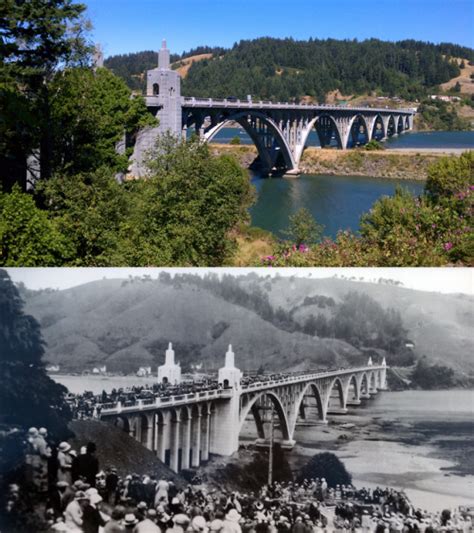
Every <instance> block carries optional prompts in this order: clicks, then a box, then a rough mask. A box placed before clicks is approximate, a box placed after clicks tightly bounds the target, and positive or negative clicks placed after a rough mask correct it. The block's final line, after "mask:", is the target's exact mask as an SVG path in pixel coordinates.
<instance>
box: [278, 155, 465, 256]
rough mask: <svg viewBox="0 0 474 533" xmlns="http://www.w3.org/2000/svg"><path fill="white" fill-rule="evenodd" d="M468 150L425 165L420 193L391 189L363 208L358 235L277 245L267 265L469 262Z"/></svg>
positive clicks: (344, 233) (346, 234) (344, 235)
mask: <svg viewBox="0 0 474 533" xmlns="http://www.w3.org/2000/svg"><path fill="white" fill-rule="evenodd" d="M473 163H474V152H467V153H464V154H462V156H461V157H450V158H442V159H441V160H440V161H439V162H437V163H435V164H434V165H433V166H432V167H431V169H430V171H429V179H428V181H427V184H426V187H425V193H424V194H423V195H422V196H420V197H413V196H412V195H411V194H410V193H409V192H408V191H406V190H403V189H397V191H396V192H395V195H394V196H393V197H383V198H381V199H380V200H378V201H377V202H375V204H374V205H373V207H372V209H371V210H370V211H369V212H368V213H366V214H364V215H363V216H362V218H361V222H360V235H356V234H354V233H351V232H348V231H342V232H339V233H338V235H337V237H336V238H335V239H329V238H325V239H323V240H322V241H320V242H319V243H317V244H315V245H313V246H311V247H310V248H309V247H308V246H305V248H304V251H303V250H300V249H299V248H295V247H293V248H291V247H289V246H288V245H286V247H282V246H280V247H279V248H278V249H277V250H275V253H274V255H273V256H272V261H271V264H272V265H273V266H441V265H446V264H460V265H473V264H474V237H473V231H472V229H473V207H474V175H473V167H474V165H473Z"/></svg>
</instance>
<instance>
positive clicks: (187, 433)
mask: <svg viewBox="0 0 474 533" xmlns="http://www.w3.org/2000/svg"><path fill="white" fill-rule="evenodd" d="M183 423H184V426H185V427H184V439H183V442H182V452H181V468H183V469H188V468H189V467H190V464H189V453H190V450H191V416H188V418H187V419H186V420H184V421H183Z"/></svg>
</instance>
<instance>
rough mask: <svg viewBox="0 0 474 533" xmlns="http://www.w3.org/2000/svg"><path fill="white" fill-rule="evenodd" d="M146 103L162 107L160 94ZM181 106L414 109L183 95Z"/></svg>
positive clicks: (397, 111) (405, 112)
mask: <svg viewBox="0 0 474 533" xmlns="http://www.w3.org/2000/svg"><path fill="white" fill-rule="evenodd" d="M145 98H146V103H147V105H148V106H149V107H160V106H161V100H160V98H159V97H158V96H146V97H145ZM181 107H183V108H196V107H204V108H209V109H221V108H229V109H241V110H245V109H249V110H250V109H252V110H262V109H271V110H279V109H281V110H286V111H288V110H289V111H291V110H294V111H317V112H330V111H350V112H352V113H354V112H356V113H384V114H386V113H390V114H398V115H413V114H414V113H415V110H414V109H409V108H400V109H392V108H387V107H380V108H379V107H363V106H356V107H352V106H348V105H330V104H317V105H314V104H294V103H291V102H271V101H269V100H238V99H237V100H233V99H232V100H229V99H226V98H197V97H194V96H182V97H181Z"/></svg>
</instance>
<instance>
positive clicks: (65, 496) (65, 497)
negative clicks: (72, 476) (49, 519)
mask: <svg viewBox="0 0 474 533" xmlns="http://www.w3.org/2000/svg"><path fill="white" fill-rule="evenodd" d="M74 494H75V493H74V491H73V490H72V489H71V488H70V487H69V484H68V483H67V481H58V482H57V483H56V489H55V490H54V491H53V492H52V493H51V496H50V498H49V502H48V507H49V508H50V509H52V510H53V512H54V516H55V517H56V518H57V517H59V516H62V514H63V513H64V511H65V510H66V507H67V506H68V505H69V504H70V503H71V502H72V500H74Z"/></svg>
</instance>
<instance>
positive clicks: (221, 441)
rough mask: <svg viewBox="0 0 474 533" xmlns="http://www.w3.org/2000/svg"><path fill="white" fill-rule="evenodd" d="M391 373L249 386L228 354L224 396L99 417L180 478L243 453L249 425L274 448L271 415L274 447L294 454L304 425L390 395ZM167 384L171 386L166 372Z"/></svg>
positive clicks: (116, 410) (132, 407)
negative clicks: (212, 460)
mask: <svg viewBox="0 0 474 533" xmlns="http://www.w3.org/2000/svg"><path fill="white" fill-rule="evenodd" d="M169 351H170V350H168V351H167V354H168V353H169ZM173 354H174V352H173ZM369 363H370V361H369ZM164 366H165V365H164ZM160 368H163V367H160ZM386 372H387V366H386V364H385V361H383V363H382V364H380V365H373V364H368V365H367V366H364V367H356V368H346V369H340V370H333V371H324V372H307V373H297V374H286V375H284V376H283V377H279V378H276V379H266V378H261V380H254V381H253V382H252V383H247V382H246V380H245V379H243V378H242V373H241V371H240V370H239V369H237V368H235V366H234V354H233V352H232V349H231V347H229V351H228V352H227V354H226V364H225V366H224V367H223V368H221V369H220V370H219V385H220V387H219V389H212V390H211V389H210V390H204V391H202V390H201V391H199V392H195V393H191V394H182V395H176V396H171V397H166V398H163V397H161V398H160V397H156V398H151V399H146V400H138V401H136V402H125V403H124V404H121V403H120V402H117V403H114V404H104V405H102V406H101V410H100V415H99V416H100V418H101V419H102V420H105V421H108V422H111V423H113V424H115V425H116V426H119V427H121V428H122V429H123V430H124V431H126V432H127V433H129V434H130V435H132V436H133V437H134V438H135V439H136V440H138V441H139V442H141V443H142V444H143V445H144V446H146V447H147V448H148V449H150V450H152V451H153V452H155V453H156V455H157V457H158V458H159V459H160V460H161V461H163V462H164V463H166V464H167V465H169V466H170V467H171V468H172V469H173V470H174V471H175V472H179V471H180V470H181V469H187V468H190V467H198V466H199V465H200V464H201V463H202V462H204V461H207V460H208V459H209V454H211V453H212V454H217V455H224V456H227V455H231V454H232V453H234V452H235V451H237V450H238V448H239V435H240V433H241V431H242V428H243V427H244V424H245V423H246V421H248V420H249V419H252V420H253V421H254V422H255V425H256V429H257V434H258V439H257V444H265V443H268V439H269V435H268V434H267V433H268V424H266V423H265V422H268V416H269V414H271V416H272V417H273V420H274V425H275V428H276V432H277V433H278V434H279V437H278V435H277V437H276V439H275V440H276V441H279V442H280V443H281V445H282V447H285V448H291V447H292V446H293V445H294V444H295V440H294V437H295V431H296V427H297V425H298V423H300V422H301V421H303V422H304V421H309V420H312V421H317V422H319V423H321V424H326V423H327V421H328V417H329V416H332V415H343V414H345V413H347V408H348V407H349V406H351V407H352V406H354V407H355V406H361V405H362V404H363V402H364V400H367V399H369V398H370V397H372V396H373V395H375V394H377V393H378V391H380V390H384V389H385V388H386ZM159 375H160V374H159ZM161 377H162V379H167V378H166V377H165V375H164V374H163V372H162V373H161ZM266 428H267V429H266Z"/></svg>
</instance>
